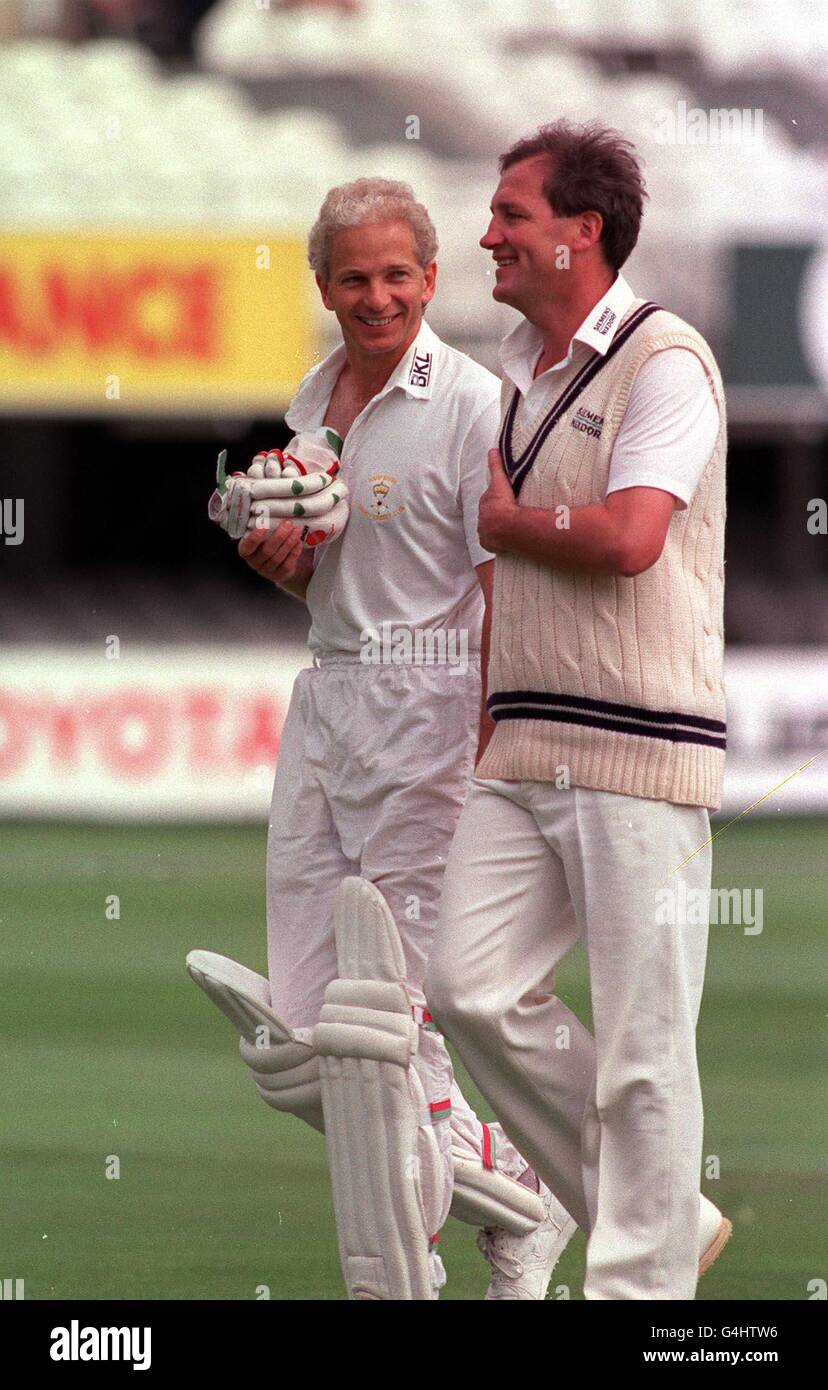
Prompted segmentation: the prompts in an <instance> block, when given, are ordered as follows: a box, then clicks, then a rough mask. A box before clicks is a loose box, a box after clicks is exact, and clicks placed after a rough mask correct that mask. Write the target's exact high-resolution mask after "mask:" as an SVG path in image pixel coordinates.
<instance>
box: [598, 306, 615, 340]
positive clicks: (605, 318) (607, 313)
mask: <svg viewBox="0 0 828 1390" xmlns="http://www.w3.org/2000/svg"><path fill="white" fill-rule="evenodd" d="M617 318H618V315H617V314H616V312H615V310H614V309H610V308H606V309H605V310H604V312H603V313H602V314H601V315H600V316H599V318H598V321H597V323H594V324H593V325H592V331H593V333H600V334H601V335H602V337H603V336H605V335H606V334H607V333H609V331H610V329H611V328H612V325H613V324H614V323H615V320H616V319H617Z"/></svg>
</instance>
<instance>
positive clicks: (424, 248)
mask: <svg viewBox="0 0 828 1390" xmlns="http://www.w3.org/2000/svg"><path fill="white" fill-rule="evenodd" d="M366 222H407V223H408V226H409V227H410V228H411V235H412V237H413V238H414V246H415V249H416V252H417V260H418V261H419V263H420V265H421V266H423V267H425V266H427V265H430V263H431V262H432V261H433V260H434V257H435V256H436V255H437V233H436V232H435V230H434V223H433V222H432V220H431V218H430V217H429V215H428V212H427V211H426V209H425V207H424V206H423V204H422V203H418V202H417V199H416V198H415V196H414V190H413V188H412V187H411V185H410V184H407V183H401V182H399V181H398V180H397V179H356V180H355V181H354V182H353V183H342V184H340V185H339V187H338V188H332V189H331V190H330V192H329V193H328V194H327V196H326V198H325V201H324V203H323V204H322V206H321V208H320V209H319V216H318V217H317V219H316V221H315V222H314V224H313V226H312V228H311V231H310V236H309V237H308V263H309V265H310V267H311V269H312V270H314V271H315V272H316V274H317V275H318V276H319V278H320V280H321V281H322V282H323V283H325V282H326V281H327V280H328V279H329V278H330V269H331V244H332V242H333V239H334V237H335V235H336V233H337V232H341V231H343V230H344V229H345V228H346V227H361V226H362V225H363V224H364V223H366Z"/></svg>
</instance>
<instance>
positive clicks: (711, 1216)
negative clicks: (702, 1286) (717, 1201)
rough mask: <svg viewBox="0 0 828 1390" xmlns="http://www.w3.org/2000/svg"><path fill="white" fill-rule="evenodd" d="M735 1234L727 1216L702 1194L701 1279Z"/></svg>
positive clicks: (700, 1224) (700, 1232)
mask: <svg viewBox="0 0 828 1390" xmlns="http://www.w3.org/2000/svg"><path fill="white" fill-rule="evenodd" d="M732 1234H733V1226H732V1224H731V1223H730V1222H729V1221H728V1219H727V1217H726V1216H722V1213H721V1212H720V1211H719V1208H718V1207H717V1206H714V1204H713V1203H712V1202H711V1201H710V1198H709V1197H705V1195H704V1193H702V1194H701V1211H700V1213H699V1278H700V1279H701V1277H702V1275H703V1274H705V1273H706V1271H707V1270H708V1269H709V1268H710V1266H711V1265H712V1263H713V1261H714V1260H716V1259H718V1257H719V1256H720V1255H721V1253H722V1251H723V1249H724V1247H725V1246H726V1245H727V1242H728V1241H729V1240H730V1237H731V1235H732Z"/></svg>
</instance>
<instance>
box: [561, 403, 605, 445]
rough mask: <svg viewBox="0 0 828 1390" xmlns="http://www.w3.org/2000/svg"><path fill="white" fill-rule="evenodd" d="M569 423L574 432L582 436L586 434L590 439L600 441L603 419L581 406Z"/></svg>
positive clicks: (601, 416)
mask: <svg viewBox="0 0 828 1390" xmlns="http://www.w3.org/2000/svg"><path fill="white" fill-rule="evenodd" d="M569 423H570V425H571V426H572V428H573V429H574V430H580V431H581V433H582V434H588V435H589V436H590V437H591V438H592V439H600V438H601V431H602V430H603V428H604V417H603V415H596V414H595V412H594V411H593V410H586V409H585V408H584V407H583V406H581V409H580V410H576V411H575V414H574V415H573V416H572V419H571V420H570V422H569Z"/></svg>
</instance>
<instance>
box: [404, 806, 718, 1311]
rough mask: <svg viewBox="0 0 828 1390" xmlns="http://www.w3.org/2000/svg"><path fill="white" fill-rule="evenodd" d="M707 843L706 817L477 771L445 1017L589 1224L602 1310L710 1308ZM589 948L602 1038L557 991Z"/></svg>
mask: <svg viewBox="0 0 828 1390" xmlns="http://www.w3.org/2000/svg"><path fill="white" fill-rule="evenodd" d="M708 836H709V820H708V816H707V812H706V811H705V810H703V809H702V808H698V807H688V806H676V805H673V804H671V803H669V802H665V801H651V800H643V799H641V798H638V797H632V796H621V795H616V794H614V793H610V792H603V791H592V790H589V789H587V788H583V787H572V788H570V789H568V790H561V789H558V788H556V786H555V785H554V784H553V783H550V782H516V781H515V782H507V781H495V780H489V781H481V780H478V779H475V780H473V781H472V783H471V788H470V791H469V794H468V797H467V800H466V804H465V807H464V809H463V812H462V814H461V816H460V820H459V822H458V826H457V830H456V833H455V837H454V841H453V843H452V848H451V853H450V855H449V861H448V864H447V865H446V872H445V875H444V878H443V893H442V904H441V913H440V923H439V928H438V931H437V933H436V938H435V945H434V948H433V951H432V954H431V959H430V963H429V969H428V972H427V976H426V982H425V989H426V994H427V996H428V1000H429V1007H430V1008H431V1011H432V1014H433V1015H434V1017H435V1019H436V1022H437V1024H438V1026H439V1027H440V1028H441V1029H442V1030H443V1031H444V1033H445V1034H446V1036H447V1037H448V1038H449V1040H450V1041H451V1042H453V1043H454V1044H455V1046H456V1047H457V1050H458V1052H459V1053H460V1056H461V1057H462V1059H463V1062H464V1064H465V1065H466V1067H467V1068H468V1070H469V1072H470V1074H471V1076H472V1077H473V1079H474V1081H475V1082H476V1083H477V1085H478V1086H479V1088H480V1090H481V1091H482V1092H483V1094H484V1095H485V1097H486V1099H487V1100H488V1102H489V1104H490V1105H491V1106H492V1108H493V1109H494V1111H495V1113H496V1115H497V1117H498V1119H499V1120H500V1122H501V1124H502V1125H503V1128H504V1129H505V1131H506V1133H507V1134H508V1135H509V1137H510V1139H511V1140H512V1142H513V1143H514V1144H516V1145H517V1146H518V1147H519V1149H520V1151H521V1153H522V1154H523V1155H524V1156H525V1158H526V1159H527V1160H528V1161H529V1162H530V1163H532V1164H533V1165H534V1167H535V1170H536V1171H537V1172H538V1173H539V1174H540V1176H541V1177H542V1178H543V1179H544V1181H545V1182H546V1183H547V1184H548V1185H549V1186H550V1187H551V1189H552V1191H553V1192H554V1193H555V1194H556V1196H557V1197H558V1198H559V1199H560V1201H561V1202H563V1204H564V1205H565V1206H566V1208H567V1210H568V1211H569V1212H570V1213H571V1214H572V1216H573V1217H574V1218H575V1220H576V1221H577V1222H578V1224H579V1225H580V1226H581V1227H582V1228H583V1229H584V1230H586V1231H587V1232H588V1233H589V1242H588V1246H587V1272H586V1280H585V1284H584V1294H585V1297H586V1298H588V1299H692V1298H693V1297H694V1293H695V1287H696V1277H697V1266H698V1258H699V1244H698V1242H699V1229H698V1228H699V1176H700V1168H701V1146H702V1104H701V1090H700V1085H699V1074H698V1065H697V1061H696V1047H695V1028H696V1021H697V1018H698V1012H699V1005H700V1002H701V993H702V985H703V981H704V967H705V957H706V953H707V924H706V917H707V914H706V912H705V913H703V914H698V913H694V914H688V913H687V912H686V910H682V903H685V904H686V902H687V898H686V897H684V895H683V894H682V893H681V892H680V890H679V883H680V880H682V879H683V880H684V884H685V886H686V888H687V889H688V890H690V889H703V890H704V892H705V894H707V893H708V892H709V886H710V865H711V854H710V847H709V846H706V847H705V848H704V849H702V850H701V852H700V853H698V854H696V855H695V856H694V857H693V858H692V859H690V860H689V862H688V863H687V864H685V865H684V867H682V868H679V866H680V865H682V864H683V861H684V860H686V859H688V856H690V855H693V853H694V851H695V850H697V849H698V848H699V846H701V845H704V844H705V842H706V841H707V839H708ZM690 901H692V902H695V903H698V902H699V897H698V895H697V894H693V895H692V897H691V898H690ZM703 901H704V902H705V903H706V902H707V901H708V899H707V897H706V896H705V898H704V899H703ZM672 903H675V904H676V911H675V912H671V904H672ZM698 915H704V917H705V924H704V925H703V926H698V925H687V924H686V919H687V918H688V917H690V916H698ZM671 916H672V917H673V918H674V919H675V918H678V924H676V923H675V920H674V921H673V924H672V925H671V924H670V921H669V918H670V917H671ZM683 919H684V920H683ZM579 938H580V939H581V940H582V941H583V942H584V945H585V947H586V953H587V958H588V965H589V979H590V992H591V998H592V1013H593V1023H594V1030H595V1036H594V1038H593V1036H592V1034H591V1033H590V1032H589V1031H588V1029H587V1028H585V1027H584V1025H583V1024H582V1023H581V1022H579V1020H578V1019H577V1018H576V1017H575V1015H574V1014H573V1013H572V1012H571V1011H570V1010H569V1009H568V1008H567V1007H566V1005H565V1004H564V1003H563V1002H562V1001H561V1000H560V999H558V998H556V997H555V995H554V994H553V993H552V988H553V971H554V969H555V967H556V965H557V964H558V962H559V961H560V960H562V958H563V957H564V956H565V955H566V953H567V952H568V951H569V950H570V949H571V947H572V946H573V945H574V944H575V942H576V941H577V940H578V939H579Z"/></svg>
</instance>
